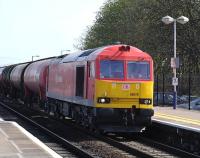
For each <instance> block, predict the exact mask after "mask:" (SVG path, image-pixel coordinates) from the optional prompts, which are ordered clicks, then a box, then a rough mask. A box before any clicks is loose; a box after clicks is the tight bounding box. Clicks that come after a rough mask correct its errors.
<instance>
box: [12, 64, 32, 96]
mask: <svg viewBox="0 0 200 158" xmlns="http://www.w3.org/2000/svg"><path fill="white" fill-rule="evenodd" d="M28 65H29V63H22V64H18V65H16V66H15V67H14V68H13V69H12V71H11V72H10V82H11V85H12V86H11V89H12V90H11V91H12V96H13V97H15V98H21V99H24V71H25V68H26V67H27V66H28Z"/></svg>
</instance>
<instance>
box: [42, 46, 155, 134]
mask: <svg viewBox="0 0 200 158" xmlns="http://www.w3.org/2000/svg"><path fill="white" fill-rule="evenodd" d="M47 80H48V82H47V87H46V91H47V104H46V105H47V107H48V109H49V111H50V112H52V113H54V114H56V115H57V116H63V117H65V116H68V117H71V118H73V119H74V120H75V121H76V122H78V123H81V124H83V125H86V126H91V127H95V128H100V129H102V130H104V131H105V132H139V131H141V130H143V129H144V127H146V126H148V125H150V123H151V117H152V116H153V60H152V58H151V57H150V55H148V54H147V53H145V52H143V51H141V50H139V49H137V48H135V47H132V46H127V45H111V46H106V47H101V48H96V49H90V50H86V51H81V52H77V53H73V54H70V55H68V56H66V57H64V58H63V59H62V60H57V62H52V63H51V64H50V65H49V68H48V76H47Z"/></svg>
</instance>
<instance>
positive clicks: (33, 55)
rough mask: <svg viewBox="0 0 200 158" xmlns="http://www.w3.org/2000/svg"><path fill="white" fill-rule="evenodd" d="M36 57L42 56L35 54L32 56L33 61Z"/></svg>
mask: <svg viewBox="0 0 200 158" xmlns="http://www.w3.org/2000/svg"><path fill="white" fill-rule="evenodd" d="M34 57H40V56H39V55H33V56H32V61H33V58H34Z"/></svg>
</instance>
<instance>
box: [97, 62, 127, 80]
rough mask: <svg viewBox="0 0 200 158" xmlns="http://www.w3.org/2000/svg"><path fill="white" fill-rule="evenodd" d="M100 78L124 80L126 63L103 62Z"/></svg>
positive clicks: (101, 63)
mask: <svg viewBox="0 0 200 158" xmlns="http://www.w3.org/2000/svg"><path fill="white" fill-rule="evenodd" d="M100 78H101V79H104V78H105V79H110V78H115V79H123V78H124V62H123V61H118V60H102V61H100Z"/></svg>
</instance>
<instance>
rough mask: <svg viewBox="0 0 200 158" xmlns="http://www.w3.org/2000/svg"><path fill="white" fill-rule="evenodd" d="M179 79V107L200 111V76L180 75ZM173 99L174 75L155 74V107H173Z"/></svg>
mask: <svg viewBox="0 0 200 158" xmlns="http://www.w3.org/2000/svg"><path fill="white" fill-rule="evenodd" d="M177 77H178V86H177V106H178V107H179V105H180V106H183V107H185V108H191V109H193V106H195V108H198V109H200V74H192V73H186V74H178V76H177ZM173 97H174V96H173V86H172V74H165V73H159V74H155V76H154V105H157V106H158V105H159V106H173ZM198 100H199V102H198ZM193 104H194V105H193ZM198 104H199V106H198ZM189 106H190V107H189Z"/></svg>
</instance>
